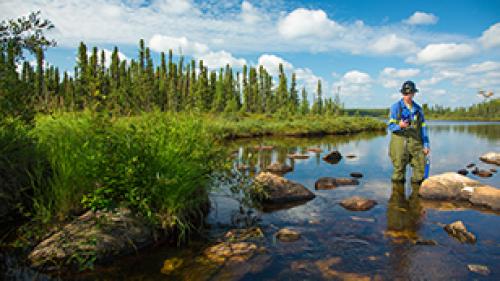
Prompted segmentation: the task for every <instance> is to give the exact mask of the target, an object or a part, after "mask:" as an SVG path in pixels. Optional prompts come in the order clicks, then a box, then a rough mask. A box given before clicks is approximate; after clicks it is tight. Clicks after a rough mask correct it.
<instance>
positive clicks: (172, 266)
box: [161, 258, 184, 274]
mask: <svg viewBox="0 0 500 281" xmlns="http://www.w3.org/2000/svg"><path fill="white" fill-rule="evenodd" d="M183 263H184V261H183V260H182V259H179V258H171V259H167V260H165V261H164V262H163V267H162V268H161V273H163V274H171V273H172V272H174V271H175V270H176V269H178V268H179V267H181V266H182V264H183Z"/></svg>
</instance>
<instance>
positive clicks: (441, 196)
mask: <svg viewBox="0 0 500 281" xmlns="http://www.w3.org/2000/svg"><path fill="white" fill-rule="evenodd" d="M419 195H420V196H421V197H422V198H424V199H431V200H444V201H469V202H470V203H472V204H473V205H480V206H485V207H488V208H491V209H493V210H500V190H499V189H497V188H495V187H493V186H489V185H486V184H483V183H481V182H479V181H476V180H473V179H470V178H468V177H465V176H463V175H460V174H457V173H453V172H449V173H444V174H439V175H435V176H432V177H429V178H428V179H426V180H424V181H423V182H422V185H421V187H420V190H419Z"/></svg>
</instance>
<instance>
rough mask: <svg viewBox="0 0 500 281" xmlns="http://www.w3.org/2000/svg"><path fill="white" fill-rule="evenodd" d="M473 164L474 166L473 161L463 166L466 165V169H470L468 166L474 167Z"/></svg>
mask: <svg viewBox="0 0 500 281" xmlns="http://www.w3.org/2000/svg"><path fill="white" fill-rule="evenodd" d="M474 166H476V164H474V163H470V164H469V165H467V166H465V167H466V168H467V169H470V168H472V167H474Z"/></svg>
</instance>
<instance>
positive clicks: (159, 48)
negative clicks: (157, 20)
mask: <svg viewBox="0 0 500 281" xmlns="http://www.w3.org/2000/svg"><path fill="white" fill-rule="evenodd" d="M148 45H149V47H150V48H151V49H152V50H153V51H156V52H167V51H168V50H170V49H172V51H174V52H178V53H182V54H184V55H200V54H205V53H207V52H208V51H209V48H208V46H207V45H205V44H202V43H198V42H193V41H190V40H188V39H187V38H186V37H171V36H165V35H160V34H155V35H154V36H153V37H151V39H150V40H149V44H148Z"/></svg>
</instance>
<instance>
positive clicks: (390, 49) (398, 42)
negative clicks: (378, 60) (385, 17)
mask: <svg viewBox="0 0 500 281" xmlns="http://www.w3.org/2000/svg"><path fill="white" fill-rule="evenodd" d="M369 48H370V50H372V51H373V52H374V53H377V54H393V53H399V54H409V53H414V52H415V51H416V50H417V49H418V48H417V45H415V43H414V42H413V41H411V40H409V39H406V38H401V37H399V36H398V35H396V34H394V33H392V34H388V35H384V36H382V37H380V38H378V39H377V40H376V41H375V42H374V44H373V45H371V46H370V47H369Z"/></svg>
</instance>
